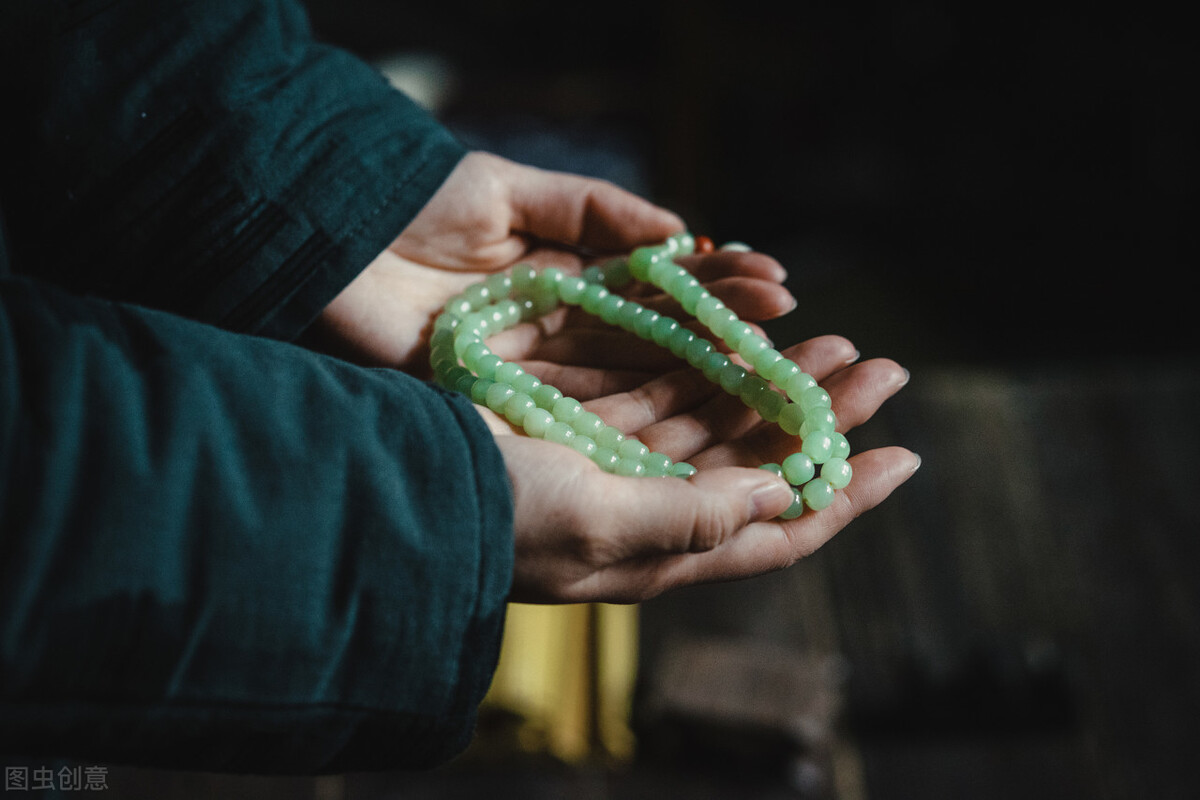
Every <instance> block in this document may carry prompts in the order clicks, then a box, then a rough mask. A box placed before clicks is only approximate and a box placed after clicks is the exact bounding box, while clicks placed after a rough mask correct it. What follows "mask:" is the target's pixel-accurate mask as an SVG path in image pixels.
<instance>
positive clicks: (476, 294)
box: [462, 283, 492, 309]
mask: <svg viewBox="0 0 1200 800" xmlns="http://www.w3.org/2000/svg"><path fill="white" fill-rule="evenodd" d="M462 297H463V299H464V300H466V301H467V302H468V303H470V305H471V308H472V309H480V308H483V307H484V306H485V305H487V304H488V301H490V300H491V299H492V293H491V292H489V291H488V288H487V285H486V284H483V283H476V284H474V285H472V286H468V287H467V288H466V289H464V290H463V293H462Z"/></svg>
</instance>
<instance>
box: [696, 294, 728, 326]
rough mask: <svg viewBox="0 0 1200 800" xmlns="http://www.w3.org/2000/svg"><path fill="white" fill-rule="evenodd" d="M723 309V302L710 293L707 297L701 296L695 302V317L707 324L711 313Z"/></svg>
mask: <svg viewBox="0 0 1200 800" xmlns="http://www.w3.org/2000/svg"><path fill="white" fill-rule="evenodd" d="M724 309H725V304H724V303H722V302H721V300H720V299H719V298H717V297H716V296H714V295H711V294H710V295H708V296H707V297H703V298H701V299H700V300H699V301H698V302H697V303H696V319H698V320H700V321H701V322H703V323H704V324H705V325H708V324H709V320H710V319H711V318H712V315H713V314H716V313H717V312H719V311H722V310H724Z"/></svg>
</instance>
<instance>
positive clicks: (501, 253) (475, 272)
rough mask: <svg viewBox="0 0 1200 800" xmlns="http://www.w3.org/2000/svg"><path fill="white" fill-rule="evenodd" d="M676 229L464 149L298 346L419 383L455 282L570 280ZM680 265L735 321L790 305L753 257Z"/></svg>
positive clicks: (620, 196)
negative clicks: (526, 276) (530, 275)
mask: <svg viewBox="0 0 1200 800" xmlns="http://www.w3.org/2000/svg"><path fill="white" fill-rule="evenodd" d="M683 229H684V224H683V222H682V221H681V220H680V219H679V217H677V216H676V215H675V214H673V213H671V212H670V211H667V210H665V209H663V208H660V207H658V206H656V205H654V204H652V203H650V202H648V201H646V200H644V199H642V198H640V197H638V196H636V195H634V194H631V193H630V192H627V191H625V190H623V189H621V188H619V187H617V186H614V185H612V184H610V183H607V182H605V181H601V180H596V179H592V178H585V177H580V176H577V175H569V174H565V173H559V172H550V171H546V170H540V169H535V168H533V167H528V166H524V165H520V164H516V163H514V162H511V161H508V160H506V159H502V158H499V157H497V156H494V155H491V154H488V153H483V152H474V153H469V154H468V155H467V156H466V157H464V158H463V160H462V161H461V162H460V163H459V164H458V166H457V167H456V168H455V169H454V170H453V171H452V173H451V174H450V176H449V177H448V178H447V179H446V181H445V183H444V184H443V185H442V187H441V188H440V189H439V190H438V191H437V192H436V193H435V194H434V196H433V197H432V198H431V199H430V201H429V203H427V204H426V206H425V207H424V208H423V209H422V210H421V212H420V213H419V214H418V215H417V216H416V217H415V218H414V219H413V221H412V222H411V223H410V224H409V225H408V227H406V228H405V230H404V231H403V232H402V233H401V234H400V236H399V237H398V238H397V239H396V240H395V241H394V242H393V243H392V244H391V246H390V247H389V248H388V249H387V250H386V251H384V252H383V253H381V254H380V255H379V257H378V258H376V259H375V260H374V261H373V262H372V263H371V264H370V265H369V266H368V267H367V268H366V269H365V270H364V271H363V272H362V273H361V274H360V275H359V276H358V277H357V278H356V279H355V280H354V281H352V282H351V283H350V284H349V285H348V286H347V287H346V288H345V289H344V290H343V291H342V292H341V293H340V294H339V295H338V297H337V298H336V299H334V301H333V302H332V303H331V304H330V305H329V306H328V307H327V308H326V309H325V310H324V312H323V313H322V314H321V317H320V318H319V320H318V321H317V322H316V324H314V325H313V326H312V327H311V328H310V330H309V331H308V332H306V334H305V337H304V339H303V341H304V343H305V344H306V345H308V346H311V347H313V348H315V349H319V350H323V351H325V352H329V353H332V354H334V355H338V356H341V357H342V358H345V359H347V360H350V361H354V362H356V363H360V364H366V365H371V366H389V367H396V368H400V369H404V370H406V371H408V372H411V373H413V374H416V375H419V376H421V377H426V376H428V364H427V363H426V360H427V356H428V341H429V335H430V333H431V329H432V322H433V320H434V318H435V317H436V315H437V313H438V312H439V311H440V310H441V309H442V307H443V305H444V304H445V302H446V301H447V300H448V299H449V298H450V297H452V296H454V295H455V294H457V293H459V292H461V291H462V290H463V289H465V288H466V287H467V286H469V285H471V284H473V283H476V282H478V281H480V280H482V279H483V278H485V277H487V275H489V274H492V273H495V272H499V271H503V270H505V269H509V268H511V267H512V266H514V265H515V264H518V263H528V264H531V265H533V266H535V267H538V268H542V267H549V266H555V267H559V268H561V269H563V270H564V271H566V272H568V273H571V274H578V273H579V272H580V271H581V270H582V268H583V266H584V265H585V264H587V263H590V262H593V261H601V260H603V259H604V257H605V256H611V255H614V254H622V253H628V252H629V251H630V250H632V249H633V248H634V247H637V246H639V245H642V244H648V243H656V242H661V241H663V240H664V239H666V238H667V237H668V236H670V235H671V234H673V233H677V232H679V231H681V230H683ZM691 266H693V268H695V269H696V271H697V272H698V273H699V274H700V275H701V277H702V279H703V280H705V281H706V282H707V283H708V284H709V285H710V287H711V290H712V291H713V293H714V294H717V295H718V296H721V297H722V298H723V299H725V300H726V302H727V304H729V305H730V307H731V308H733V309H734V310H736V311H738V313H739V314H741V315H742V316H743V317H744V318H746V319H751V320H764V319H770V318H772V317H774V316H778V315H779V314H781V313H784V312H786V311H788V310H790V308H791V307H792V306H793V305H794V301H793V300H792V298H791V295H790V294H789V293H788V292H787V290H786V289H784V288H783V287H782V285H781V283H782V280H783V277H784V271H783V268H782V267H781V266H779V264H778V263H777V262H775V261H774V260H773V259H770V258H768V257H767V256H764V255H762V254H758V253H723V254H719V255H714V256H710V257H708V258H699V259H693V262H692V264H691ZM564 325H567V326H568V327H571V325H572V323H571V321H569V320H568V315H567V313H566V312H565V311H560V312H559V313H558V314H554V315H551V316H550V318H548V319H546V320H544V321H542V322H541V323H540V324H537V325H532V324H526V325H523V326H521V328H520V330H518V331H515V332H511V331H510V332H509V334H510V335H509V337H508V338H509V341H510V342H511V343H512V345H511V347H512V350H511V352H510V353H508V355H510V356H511V357H514V358H516V357H528V356H531V355H532V354H533V353H534V351H535V350H537V349H538V348H539V347H540V346H541V345H542V344H543V343H544V341H545V339H546V337H547V335H548V334H551V333H555V332H557V331H558V330H560V329H561V328H562V327H563V326H564ZM548 357H552V355H550V356H548Z"/></svg>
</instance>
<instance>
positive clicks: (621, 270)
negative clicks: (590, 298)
mask: <svg viewBox="0 0 1200 800" xmlns="http://www.w3.org/2000/svg"><path fill="white" fill-rule="evenodd" d="M600 271H601V273H602V274H603V275H604V285H605V286H606V287H608V288H609V289H624V288H625V287H626V286H628V285H629V283H630V281H632V280H633V274H632V273H631V272H630V271H629V262H628V261H626V260H625V259H623V258H614V259H611V260H609V261H608V262H606V263H605V264H604V266H602V267H601V268H600Z"/></svg>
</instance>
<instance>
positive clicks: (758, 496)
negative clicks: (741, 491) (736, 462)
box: [750, 480, 792, 519]
mask: <svg viewBox="0 0 1200 800" xmlns="http://www.w3.org/2000/svg"><path fill="white" fill-rule="evenodd" d="M750 503H751V504H752V505H753V507H754V512H753V515H754V519H770V518H771V517H777V516H779V515H780V514H781V513H783V512H784V511H786V510H787V507H788V506H790V505H791V504H792V487H790V486H788V485H787V484H786V483H784V482H783V481H781V480H779V481H771V482H770V483H764V484H763V485H762V486H759V487H758V488H757V489H755V490H754V491H753V492H752V493H751V494H750Z"/></svg>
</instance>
